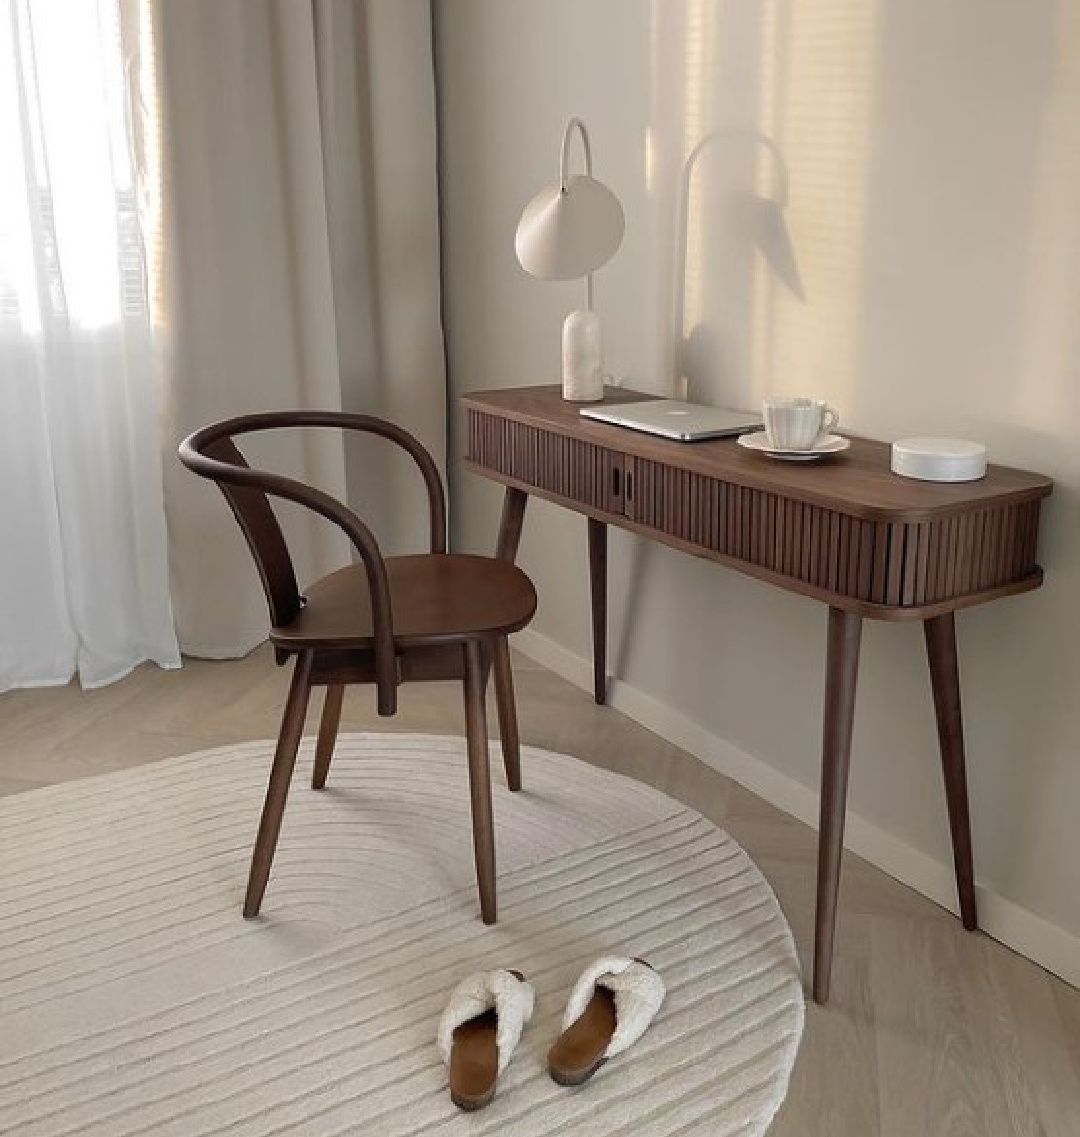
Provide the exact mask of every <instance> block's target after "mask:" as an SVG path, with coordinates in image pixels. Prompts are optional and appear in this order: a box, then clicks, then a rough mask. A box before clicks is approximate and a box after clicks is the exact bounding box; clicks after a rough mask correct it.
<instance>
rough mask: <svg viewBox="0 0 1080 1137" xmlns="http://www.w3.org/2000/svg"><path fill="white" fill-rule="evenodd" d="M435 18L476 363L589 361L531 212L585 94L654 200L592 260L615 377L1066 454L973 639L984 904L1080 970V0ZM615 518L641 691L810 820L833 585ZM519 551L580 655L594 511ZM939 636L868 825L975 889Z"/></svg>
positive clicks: (617, 623) (1041, 453)
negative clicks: (798, 290)
mask: <svg viewBox="0 0 1080 1137" xmlns="http://www.w3.org/2000/svg"><path fill="white" fill-rule="evenodd" d="M435 15H436V29H437V40H436V42H437V62H438V71H439V114H440V127H441V138H440V146H441V155H442V157H441V179H442V191H443V249H444V257H445V262H444V274H445V275H444V286H445V306H446V312H445V315H446V330H447V336H448V350H449V363H450V375H451V383H452V387H453V391H454V393H455V394H460V393H461V392H462V391H466V390H470V389H480V388H486V387H501V386H516V385H524V384H529V383H539V382H553V381H556V380H557V375H558V366H559V328H560V324H561V321H562V318H563V316H564V314H565V313H566V311H568V310H569V309H570V308H571V307H572V306H576V304H577V302H578V296H579V288H578V287H577V286H575V285H556V284H549V283H540V282H537V281H534V280H531V279H530V278H528V277H527V276H526V275H525V274H524V273H523V272H522V271H521V270H520V269H519V268H518V266H517V264H516V262H515V259H514V254H513V234H514V229H515V226H516V222H517V218H518V215H519V213H520V210H521V208H522V207H523V205H524V204H525V202H526V201H527V200H528V199H529V198H530V197H531V196H532V194H533V193H535V192H536V191H537V189H538V188H539V187H540V186H541V185H542V184H543V183H545V182H548V181H551V180H553V179H554V178H555V177H556V176H557V170H558V143H559V138H560V136H561V131H562V125H563V122H564V121H565V119H566V118H567V116H569V115H570V114H579V115H581V116H583V118H584V119H585V121H586V122H587V123H588V125H589V127H590V130H591V132H592V136H593V148H594V157H595V163H596V173H597V175H598V176H599V177H600V178H602V179H603V180H604V181H605V182H607V184H609V185H610V186H611V187H612V188H613V189H614V190H615V191H616V193H618V194H619V196H620V197H621V199H622V201H623V203H624V206H625V209H626V219H627V230H626V239H625V243H624V245H623V247H622V249H621V250H620V251H619V253H618V254H617V256H616V257H615V258H614V259H613V260H612V262H611V263H610V264H609V265H608V266H607V267H606V268H604V269H603V270H602V271H601V272H600V273H599V274H598V276H597V278H596V296H597V308H598V311H599V312H600V315H601V318H602V320H603V326H604V332H605V342H606V355H607V362H608V365H609V367H610V369H611V371H612V372H613V374H614V375H615V376H616V377H618V378H619V379H620V380H623V381H625V382H626V383H627V385H630V386H634V387H637V388H640V389H644V390H649V391H667V390H669V389H670V385H671V384H672V383H673V382H674V381H675V380H676V379H677V378H679V377H682V376H685V377H686V378H688V379H689V381H690V388H691V392H692V394H693V396H694V397H696V398H698V399H700V400H702V401H707V402H719V403H725V404H729V405H742V406H754V405H756V404H757V403H758V402H759V400H760V399H761V397H762V396H763V395H764V394H766V393H769V392H777V393H814V394H818V395H821V396H823V397H825V398H827V399H828V400H829V401H830V402H832V403H833V404H834V405H836V406H838V407H839V408H840V410H841V414H842V418H843V423H844V425H846V426H848V427H850V428H851V429H853V430H856V431H859V432H863V433H868V434H875V435H878V436H882V437H898V436H902V435H904V434H912V433H936V434H955V435H959V436H961V437H973V438H979V439H983V440H985V441H987V442H988V443H989V445H990V447H991V449H992V453H993V456H994V458H996V459H997V460H999V461H1003V462H1008V463H1013V464H1017V465H1027V466H1030V467H1032V468H1034V469H1038V470H1041V471H1044V472H1046V473H1049V474H1051V475H1052V476H1054V477H1055V478H1056V479H1057V480H1058V483H1059V484H1058V488H1057V490H1056V492H1055V496H1054V497H1053V499H1052V501H1051V504H1050V505H1049V507H1048V508H1047V510H1046V514H1045V520H1046V529H1045V539H1044V542H1043V546H1042V559H1043V562H1044V564H1045V566H1046V569H1047V583H1046V586H1045V587H1044V589H1043V590H1041V591H1040V592H1037V593H1034V594H1031V595H1028V596H1025V597H1020V598H1015V599H1012V600H1007V601H1002V602H1000V603H997V604H994V605H991V606H989V607H987V608H985V609H981V610H975V611H972V612H969V613H965V614H964V615H963V616H962V617H961V619H960V636H961V650H962V666H963V671H964V692H965V698H966V714H967V723H968V742H969V774H970V781H971V797H972V810H973V815H974V819H975V820H974V826H975V834H974V835H975V846H976V857H977V871H978V877H979V881H980V884H981V886H982V888H983V890H984V891H983V903H984V917H985V919H986V923H987V926H988V927H990V930H991V931H993V932H994V934H997V935H999V936H1001V937H1002V938H1005V939H1007V940H1009V941H1010V942H1012V943H1014V944H1015V945H1016V946H1018V947H1020V948H1021V949H1022V950H1025V951H1027V952H1028V953H1029V954H1032V955H1034V956H1036V957H1037V958H1040V959H1041V960H1042V961H1043V962H1045V963H1047V964H1048V966H1052V967H1053V968H1054V969H1056V970H1058V971H1059V972H1061V973H1062V974H1068V975H1070V976H1071V977H1072V978H1073V979H1074V981H1077V982H1080V824H1077V814H1078V810H1080V760H1078V746H1077V740H1078V739H1080V698H1077V695H1078V693H1080V692H1078V685H1077V673H1078V667H1080V626H1078V625H1080V606H1078V604H1077V602H1076V590H1077V585H1078V583H1080V546H1078V536H1077V535H1078V532H1080V527H1078V525H1077V520H1078V516H1077V515H1078V512H1080V511H1078V498H1077V490H1078V489H1080V449H1078V448H1077V446H1076V445H1075V442H1074V435H1075V433H1076V432H1077V430H1078V428H1080V415H1078V412H1080V319H1077V308H1078V302H1080V146H1078V145H1077V142H1076V140H1077V138H1080V5H1077V4H1075V3H1070V2H1069V0H1060V3H1057V2H1053V0H1027V2H1025V3H1023V4H1021V3H1017V2H1016V0H955V2H954V3H950V4H947V5H946V4H940V3H935V2H933V0H814V2H812V3H811V2H810V0H805V2H801V3H800V2H798V0H715V2H714V0H663V2H661V0H545V2H544V3H542V4H538V3H529V2H527V0H442V2H441V3H436V5H435ZM714 129H722V130H726V131H728V132H729V138H728V140H727V141H723V142H718V143H716V144H714V145H711V146H710V148H709V149H708V151H707V152H706V153H705V154H703V156H702V159H701V161H700V162H699V163H698V164H697V165H696V167H695V172H694V176H693V179H692V180H691V184H690V194H689V208H688V234H689V239H688V242H687V248H688V253H687V256H686V264H685V271H681V272H680V271H679V259H680V258H679V252H678V246H679V239H678V232H677V228H678V226H677V218H678V215H679V196H680V194H679V190H680V179H681V176H682V166H683V162H684V161H685V159H686V156H687V155H688V153H689V151H690V150H691V148H692V147H693V145H694V144H695V143H696V142H697V141H698V140H699V139H700V138H701V137H702V136H703V135H704V134H705V133H707V132H708V131H711V130H714ZM740 131H743V132H745V131H757V132H762V133H764V134H766V135H767V136H769V137H770V138H771V139H772V140H773V141H774V142H775V144H776V145H777V146H778V147H779V148H780V150H781V151H782V152H783V154H784V155H785V157H786V161H787V165H788V168H789V175H790V206H789V208H788V210H787V215H786V221H787V225H788V228H789V232H790V236H791V240H792V244H793V247H794V252H795V257H796V262H797V266H798V273H799V278H800V282H801V287H802V291H803V292H804V294H805V299H802V300H801V299H799V298H798V296H797V295H796V294H795V293H794V292H793V290H792V288H791V287H790V283H791V273H790V270H788V271H787V272H786V273H785V272H784V271H783V266H782V265H780V264H779V263H778V262H777V260H776V258H775V257H774V258H773V261H772V262H770V261H769V259H767V258H766V257H765V256H763V255H762V253H761V250H760V247H759V246H757V245H755V244H754V241H753V231H752V229H751V226H750V223H749V219H750V217H751V215H750V214H749V213H748V212H747V208H746V202H747V200H748V195H749V194H750V193H752V192H753V191H755V189H756V191H757V192H759V193H761V194H764V195H770V194H773V193H775V189H776V184H777V183H776V181H775V178H776V176H777V175H776V169H775V165H774V164H773V162H772V159H771V158H770V155H769V153H768V152H767V151H766V150H765V149H764V148H761V147H755V146H753V145H751V144H750V143H749V142H748V141H746V139H745V138H744V137H740V135H739V133H738V132H740ZM785 276H786V277H787V281H785ZM680 306H681V308H682V310H683V313H684V315H683V323H682V327H681V328H680V329H678V332H679V334H676V330H675V329H674V328H673V318H674V316H673V314H674V313H676V312H678V310H679V308H680ZM459 426H460V423H459ZM453 441H454V444H455V453H456V454H457V455H458V456H460V429H459V430H458V434H457V436H456V438H455V439H454V440H453ZM454 493H455V494H456V497H455V521H456V536H457V540H458V546H459V547H462V548H463V547H469V548H476V549H489V548H490V547H491V544H492V541H493V539H494V532H495V526H496V524H497V510H498V505H499V499H500V495H499V492H498V491H497V489H495V488H494V487H492V486H491V485H489V484H486V483H481V482H480V481H479V479H476V478H473V477H469V476H466V475H464V474H462V473H460V471H459V472H458V474H457V476H456V480H455V482H454ZM612 542H613V544H612V561H613V565H612V585H611V587H612V593H611V618H612V631H611V643H612V649H611V655H612V660H613V670H614V672H615V674H616V676H617V677H618V683H617V684H616V686H615V697H616V702H617V703H620V705H623V706H625V707H627V708H628V709H629V710H630V711H631V713H634V714H637V715H638V717H640V718H642V719H644V720H645V721H647V722H649V723H650V724H651V725H654V726H655V727H656V728H657V729H659V730H660V731H661V732H663V733H667V734H669V735H670V736H672V737H673V738H675V740H676V741H679V742H681V743H682V744H684V745H688V746H691V747H692V748H694V749H695V750H696V751H697V752H698V753H700V754H701V755H702V756H703V757H705V759H706V760H708V761H712V762H714V763H715V764H717V765H719V766H721V767H722V768H725V769H727V770H728V771H729V772H732V773H734V774H735V775H736V776H737V777H739V778H740V779H741V780H743V781H744V782H746V783H747V784H750V785H751V786H752V787H753V788H756V789H759V790H760V791H762V792H764V793H765V794H766V796H770V797H772V798H773V799H774V800H776V801H778V803H779V804H781V805H782V806H784V807H785V808H788V809H790V810H792V811H793V812H796V813H798V814H800V815H803V816H808V817H811V816H813V813H814V801H815V793H814V787H815V786H816V781H817V771H818V761H819V740H818V724H819V715H820V701H821V692H822V681H823V645H824V632H825V612H824V610H823V609H822V608H821V607H820V606H819V605H816V604H814V603H813V602H811V601H808V600H805V599H802V598H798V597H795V596H789V595H787V594H783V593H779V592H777V591H776V590H774V589H771V588H768V587H767V586H765V585H762V584H759V583H757V582H754V581H750V580H747V579H744V578H742V577H740V576H738V575H737V574H735V573H730V572H723V571H720V570H718V569H717V568H716V567H715V566H711V565H709V564H706V563H704V562H699V561H695V560H693V559H691V558H688V557H684V556H681V555H679V554H677V553H674V552H672V551H670V550H666V549H662V548H659V547H656V546H648V545H645V544H642V543H640V542H638V541H637V539H636V538H632V537H629V536H627V535H625V534H615V535H614V536H613V539H612ZM521 561H522V563H523V565H524V566H525V567H526V568H527V570H528V571H529V572H530V573H531V574H532V576H533V577H534V579H535V580H536V583H537V586H538V589H539V592H540V596H541V608H540V612H539V614H538V618H537V621H536V626H535V630H536V633H538V634H536V635H532V636H531V638H530V639H529V640H528V641H527V645H528V647H529V648H530V649H531V650H533V651H535V652H537V653H538V654H540V655H541V656H543V657H544V658H545V659H546V660H547V661H549V662H552V663H555V664H556V665H558V666H561V668H562V669H563V670H564V671H567V672H568V673H571V674H574V675H575V676H577V677H578V678H583V666H584V665H583V662H582V660H583V657H584V656H586V655H587V654H588V650H589V648H588V633H587V616H586V614H587V592H586V579H585V534H584V524H583V523H582V521H581V520H580V518H575V517H573V516H571V515H567V514H564V513H562V512H561V511H559V510H557V509H556V508H554V507H550V506H547V505H545V504H543V503H533V504H532V505H530V510H529V514H528V517H527V524H526V532H525V539H524V542H523V545H522V552H521ZM922 650H923V649H922V640H921V635H920V631H919V629H918V627H917V626H915V627H912V626H906V625H905V626H900V627H893V626H886V625H878V624H871V625H869V626H867V628H866V632H865V637H864V645H863V664H862V671H861V676H860V691H859V705H858V712H857V721H856V730H855V753H854V768H853V776H852V786H851V806H852V809H853V811H854V813H855V815H856V817H855V820H854V822H853V824H852V826H851V829H850V841H851V843H852V844H854V845H856V846H857V847H859V848H860V850H861V851H864V852H865V853H867V855H869V856H870V857H871V859H874V860H876V861H878V863H881V864H882V865H883V866H884V867H886V868H888V869H889V870H890V871H893V872H895V873H896V874H897V875H899V876H901V877H903V878H904V879H907V880H908V881H909V882H911V883H913V884H915V885H916V887H920V888H922V889H923V890H924V891H926V892H928V893H929V894H931V895H934V896H936V897H937V898H939V899H948V897H949V896H950V894H951V888H950V885H949V870H948V868H947V865H948V863H949V844H948V831H947V825H946V820H945V811H944V804H943V800H942V792H941V786H940V773H939V769H938V766H937V752H936V740H935V736H934V729H933V716H932V711H931V705H930V696H929V690H928V684H927V678H926V669H925V664H924V660H923V655H922Z"/></svg>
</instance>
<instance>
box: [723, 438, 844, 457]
mask: <svg viewBox="0 0 1080 1137" xmlns="http://www.w3.org/2000/svg"><path fill="white" fill-rule="evenodd" d="M737 441H738V443H739V445H740V446H742V447H743V448H744V449H746V450H754V451H756V452H757V453H758V454H768V456H769V457H770V458H778V459H779V460H780V461H781V462H814V461H816V460H817V459H818V458H824V457H826V456H827V455H829V454H839V453H840V452H841V451H842V450H846V449H847V448H848V447H849V446H850V445H851V439H850V438H843V437H842V436H841V435H839V434H823V435H822V436H821V437H820V438H819V439H818V440H817V442H815V443H814V446H813V449H811V450H776V449H774V448H773V447H772V446H770V445H769V436H768V435H767V434H766V433H765V431H763V430H759V431H757V432H756V433H755V434H741V435H739V438H738V440H737Z"/></svg>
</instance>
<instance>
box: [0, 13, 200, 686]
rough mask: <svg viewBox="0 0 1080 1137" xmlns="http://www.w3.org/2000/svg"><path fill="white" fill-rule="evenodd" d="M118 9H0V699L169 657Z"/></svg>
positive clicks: (153, 363) (150, 352)
mask: <svg viewBox="0 0 1080 1137" xmlns="http://www.w3.org/2000/svg"><path fill="white" fill-rule="evenodd" d="M124 86H125V85H124V65H123V57H122V52H121V47H120V32H119V18H118V10H117V0H79V2H78V3H73V2H72V0H0V690H3V689H7V688H10V687H15V686H30V685H40V684H49V683H64V682H67V681H68V680H69V679H70V678H71V677H72V675H74V674H76V673H77V674H78V676H79V678H80V680H81V681H82V683H83V685H84V686H95V685H99V684H103V683H107V682H110V681H111V680H114V679H117V678H120V677H121V676H123V675H125V674H127V672H128V671H130V670H131V669H132V668H133V667H134V666H135V665H136V664H138V663H140V662H142V661H144V660H153V661H155V662H156V663H158V664H160V665H161V666H164V667H175V666H178V665H179V655H178V651H177V646H176V639H175V637H174V634H173V622H172V613H171V609H170V601H169V593H168V578H167V558H166V535H165V521H164V514H163V509H162V488H161V463H160V451H159V445H160V432H159V426H158V410H157V403H158V394H159V392H158V365H157V359H156V355H155V349H154V342H153V336H152V331H151V321H150V313H149V307H148V302H147V289H146V271H145V259H144V253H143V245H142V240H141V236H140V228H139V217H138V208H137V199H136V187H135V182H134V179H133V172H132V161H131V148H130V144H129V142H130V138H129V131H128V115H127V113H126V107H127V102H126V95H125V90H124Z"/></svg>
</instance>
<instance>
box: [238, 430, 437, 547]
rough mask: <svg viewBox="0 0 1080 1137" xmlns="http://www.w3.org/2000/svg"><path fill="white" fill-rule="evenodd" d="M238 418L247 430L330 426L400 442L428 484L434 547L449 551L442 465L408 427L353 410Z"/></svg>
mask: <svg viewBox="0 0 1080 1137" xmlns="http://www.w3.org/2000/svg"><path fill="white" fill-rule="evenodd" d="M235 421H236V422H242V423H243V431H244V433H245V434H246V433H247V432H248V431H253V430H268V429H276V428H278V427H283V426H331V427H337V428H338V429H340V430H353V431H358V432H361V433H364V434H375V435H378V436H379V437H380V438H385V439H387V440H389V441H390V442H393V443H395V444H396V445H397V446H400V447H401V449H402V450H404V451H405V452H406V453H407V454H408V455H409V456H410V457H411V458H412V460H413V461H414V462H415V463H416V465H417V467H418V468H419V470H420V473H421V474H422V475H423V478H424V484H425V486H426V487H427V494H428V513H429V518H430V525H431V551H432V552H433V553H445V552H446V491H445V490H444V488H443V483H442V477H441V476H440V474H439V467H438V466H436V465H435V459H434V458H432V456H431V454H430V453H429V451H428V450H427V448H426V447H425V446H424V445H423V443H421V442H420V441H419V439H416V438H414V437H413V436H412V435H411V434H410V433H409V432H408V431H407V430H403V429H402V428H401V427H400V426H397V425H396V424H395V423H392V422H387V421H386V420H385V419H381V418H376V417H375V416H374V415H360V414H353V413H352V412H351V411H268V412H266V413H265V414H255V415H245V416H244V418H243V419H242V420H235Z"/></svg>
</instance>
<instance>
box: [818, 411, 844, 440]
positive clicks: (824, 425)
mask: <svg viewBox="0 0 1080 1137" xmlns="http://www.w3.org/2000/svg"><path fill="white" fill-rule="evenodd" d="M839 425H840V412H839V411H834V410H833V409H832V407H825V408H824V409H823V410H822V412H821V433H822V434H829V433H830V432H832V431H834V430H835V429H836V428H837V427H838V426H839Z"/></svg>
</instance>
